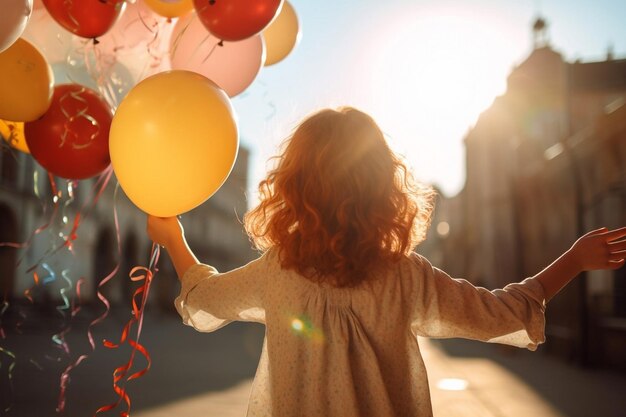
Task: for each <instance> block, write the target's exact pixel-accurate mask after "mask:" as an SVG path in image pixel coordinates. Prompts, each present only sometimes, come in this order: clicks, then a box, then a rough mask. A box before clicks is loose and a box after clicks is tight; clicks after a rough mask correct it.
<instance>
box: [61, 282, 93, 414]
mask: <svg viewBox="0 0 626 417" xmlns="http://www.w3.org/2000/svg"><path fill="white" fill-rule="evenodd" d="M84 282H85V278H80V279H79V280H78V282H76V299H77V300H78V302H77V303H76V304H75V305H74V306H73V307H72V310H71V317H72V318H73V317H74V316H76V314H77V313H78V312H79V311H80V309H81V306H80V304H81V291H80V288H81V285H83V284H84ZM88 356H89V355H88V354H83V355H80V356H79V357H78V358H76V360H75V361H74V362H72V363H70V364H69V365H68V366H67V367H66V368H65V370H64V371H63V372H62V373H61V378H60V382H59V388H60V389H59V399H58V401H57V408H56V411H57V412H58V413H62V412H63V411H64V410H65V398H66V392H67V386H68V384H69V382H70V372H71V371H72V370H73V369H74V368H76V367H77V366H78V365H80V363H81V362H82V361H84V360H85V359H87V357H88Z"/></svg>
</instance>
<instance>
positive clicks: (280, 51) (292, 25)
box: [263, 0, 301, 66]
mask: <svg viewBox="0 0 626 417" xmlns="http://www.w3.org/2000/svg"><path fill="white" fill-rule="evenodd" d="M300 36H301V35H300V27H299V24H298V16H297V15H296V11H295V10H294V8H293V6H292V5H291V4H289V2H288V1H287V0H285V4H284V5H283V9H282V10H281V12H280V14H279V15H278V17H276V19H275V20H274V21H273V22H272V23H271V24H270V25H269V26H268V27H267V29H265V30H264V31H263V38H264V39H265V47H266V48H267V53H266V54H267V55H266V57H265V66H269V65H273V64H275V63H277V62H279V61H282V60H283V59H285V57H286V56H287V55H289V53H290V52H291V51H292V50H293V48H295V46H296V44H297V43H298V42H299V41H300Z"/></svg>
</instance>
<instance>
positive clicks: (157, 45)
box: [97, 0, 191, 84]
mask: <svg viewBox="0 0 626 417" xmlns="http://www.w3.org/2000/svg"><path fill="white" fill-rule="evenodd" d="M189 1H191V0H189ZM173 29H174V25H173V24H171V23H168V19H167V18H165V17H162V16H159V15H158V14H157V13H155V12H154V11H153V10H152V9H150V8H149V7H148V6H146V5H145V4H144V3H143V2H142V1H136V2H135V3H128V5H127V8H126V11H125V12H124V14H123V15H122V16H121V17H120V19H119V21H118V22H117V23H116V24H115V26H113V28H112V29H111V30H110V31H109V32H108V33H106V34H105V35H104V36H102V37H101V38H98V40H99V41H100V43H99V44H98V45H97V47H98V48H99V49H100V51H101V55H111V56H114V57H115V59H116V60H117V62H119V63H121V64H122V65H124V67H126V68H127V69H128V71H129V72H130V73H131V74H132V77H133V79H134V81H135V84H136V83H137V82H139V81H141V80H143V79H145V78H146V77H149V76H150V75H153V74H156V73H157V72H163V71H167V70H170V69H171V66H170V62H169V57H168V49H169V43H170V36H171V34H172V30H173Z"/></svg>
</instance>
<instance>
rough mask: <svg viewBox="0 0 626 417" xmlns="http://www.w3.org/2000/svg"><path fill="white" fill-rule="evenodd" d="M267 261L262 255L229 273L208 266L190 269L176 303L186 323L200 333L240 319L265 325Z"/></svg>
mask: <svg viewBox="0 0 626 417" xmlns="http://www.w3.org/2000/svg"><path fill="white" fill-rule="evenodd" d="M264 261H265V260H264V257H263V256H262V257H261V258H259V259H256V260H254V261H252V262H250V263H249V264H247V265H245V266H242V267H241V268H237V269H234V270H232V271H230V272H226V273H219V272H218V271H217V270H216V269H215V268H214V267H212V266H209V265H204V264H197V265H193V266H191V267H190V268H189V269H188V270H187V271H186V272H185V274H184V275H183V277H182V279H181V290H180V295H179V296H178V297H177V298H176V300H175V301H174V304H175V306H176V310H177V311H178V314H180V316H181V317H182V319H183V323H185V324H186V325H188V326H192V327H194V328H195V329H196V330H199V331H201V332H212V331H214V330H217V329H219V328H220V327H223V326H225V325H227V324H228V323H230V322H231V321H237V320H239V321H253V322H258V323H264V322H265V309H264V307H263V299H264V291H265V282H266V280H267V279H266V274H264V270H263V264H264Z"/></svg>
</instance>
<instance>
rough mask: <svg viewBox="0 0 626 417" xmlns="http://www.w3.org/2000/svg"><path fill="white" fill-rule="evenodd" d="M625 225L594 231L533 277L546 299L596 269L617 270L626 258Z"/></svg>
mask: <svg viewBox="0 0 626 417" xmlns="http://www.w3.org/2000/svg"><path fill="white" fill-rule="evenodd" d="M625 236H626V227H622V228H620V229H615V230H608V229H607V228H606V227H603V228H602V229H597V230H592V231H591V232H589V233H587V234H585V235H584V236H582V237H581V238H580V239H578V240H577V241H576V243H574V244H573V245H572V247H571V248H570V249H569V250H567V251H566V252H565V253H564V254H563V255H561V256H560V257H559V258H558V259H557V260H555V261H554V262H552V264H550V265H549V266H548V267H546V268H545V269H544V270H543V271H541V272H539V273H538V274H537V275H535V276H534V277H533V278H535V279H536V280H537V281H539V282H540V283H541V285H542V286H543V288H544V290H545V296H546V301H548V300H550V299H551V298H552V297H554V296H555V295H556V294H557V293H558V292H559V291H560V290H561V289H562V288H563V287H565V286H566V285H567V284H568V283H569V282H570V281H571V280H572V279H573V278H574V277H576V275H578V274H579V273H581V272H583V271H592V270H596V269H618V268H621V267H622V266H624V258H626V240H620V239H622V238H623V237H625Z"/></svg>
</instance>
